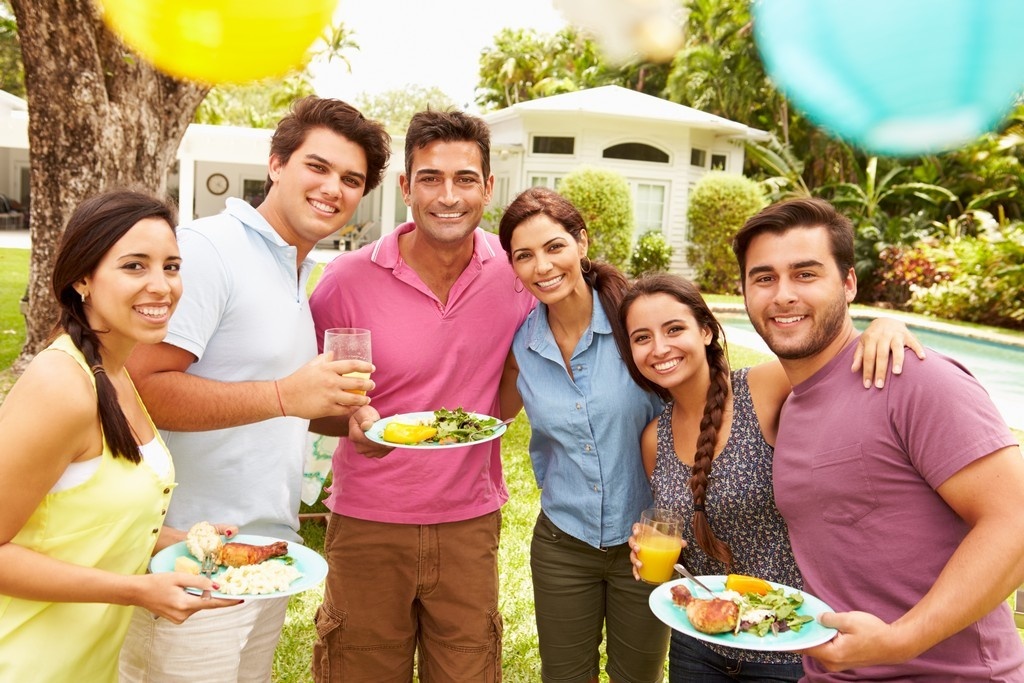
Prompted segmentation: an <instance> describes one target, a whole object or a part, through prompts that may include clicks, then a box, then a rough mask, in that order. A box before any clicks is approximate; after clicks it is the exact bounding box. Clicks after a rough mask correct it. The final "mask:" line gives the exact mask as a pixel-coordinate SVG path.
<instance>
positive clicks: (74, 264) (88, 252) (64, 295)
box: [51, 190, 177, 464]
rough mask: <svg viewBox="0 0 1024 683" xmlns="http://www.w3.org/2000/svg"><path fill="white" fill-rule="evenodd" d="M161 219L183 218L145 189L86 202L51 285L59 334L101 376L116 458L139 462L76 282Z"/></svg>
mask: <svg viewBox="0 0 1024 683" xmlns="http://www.w3.org/2000/svg"><path fill="white" fill-rule="evenodd" d="M147 218H159V219H161V220H163V221H164V222H166V223H167V225H168V229H171V230H173V228H172V227H170V226H173V225H174V224H175V223H176V222H177V216H176V214H175V210H174V207H173V205H171V204H170V203H169V202H167V201H165V200H162V199H158V198H156V197H154V196H152V195H150V194H147V193H144V192H136V191H132V190H114V191H110V192H105V193H103V194H100V195H96V196H94V197H90V198H89V199H86V200H85V201H84V202H82V203H81V204H80V205H79V206H78V208H77V209H75V211H74V212H73V213H72V214H71V217H70V218H69V219H68V223H67V226H66V227H65V228H64V233H63V235H61V240H60V244H59V245H58V247H57V255H56V258H55V259H54V264H53V271H52V273H51V286H52V288H53V293H54V296H55V297H56V298H57V303H58V305H59V307H60V310H59V316H58V319H57V324H56V326H55V329H54V332H55V333H59V332H61V331H63V332H66V333H67V334H68V336H69V337H71V341H72V342H73V343H74V345H75V347H76V348H77V349H78V350H79V351H81V352H82V355H83V356H84V357H85V362H86V364H87V365H88V366H89V368H90V369H91V370H92V374H93V377H94V378H95V380H96V403H97V410H98V412H99V418H100V428H101V429H102V431H103V440H104V441H105V442H106V444H107V447H108V448H109V449H110V452H111V454H113V456H114V457H115V458H125V459H126V460H128V461H130V462H133V463H136V464H138V463H139V462H140V461H141V459H142V458H141V456H140V454H139V445H138V444H137V443H136V440H135V435H134V434H133V433H132V428H131V425H130V424H129V423H128V418H127V417H125V414H124V411H122V410H121V404H120V403H118V401H117V390H116V389H115V388H114V384H113V382H111V381H110V378H109V377H107V372H106V370H105V369H104V368H103V358H102V357H101V356H100V346H101V344H100V339H99V337H98V336H97V334H96V330H93V329H92V328H91V327H90V326H89V321H88V318H87V317H86V315H85V302H84V300H83V298H82V295H81V294H79V292H78V291H76V290H75V283H77V282H79V281H80V280H81V279H82V278H83V277H86V276H88V275H89V274H90V273H92V272H93V271H94V270H95V269H96V267H97V265H98V264H99V263H100V261H101V260H102V259H103V256H104V255H105V254H106V253H107V252H108V251H109V250H110V249H111V247H113V245H114V244H115V243H116V242H117V241H118V240H119V239H121V237H123V236H124V235H125V233H127V232H128V231H129V230H131V229H132V227H133V226H134V225H135V224H136V223H138V222H139V221H141V220H143V219H147Z"/></svg>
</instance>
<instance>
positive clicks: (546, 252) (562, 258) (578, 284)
mask: <svg viewBox="0 0 1024 683" xmlns="http://www.w3.org/2000/svg"><path fill="white" fill-rule="evenodd" d="M510 247H511V254H512V268H513V270H515V272H516V276H517V277H518V278H519V279H520V280H521V281H522V283H523V284H524V285H525V286H526V288H527V289H529V290H530V293H531V294H533V295H534V296H535V297H537V299H538V300H539V301H540V302H542V303H544V304H547V305H548V306H551V305H552V304H555V303H557V302H559V301H562V300H563V299H565V298H566V297H567V296H569V295H570V294H572V293H574V292H575V293H578V294H584V295H587V296H589V289H588V288H587V283H586V282H585V281H584V280H583V272H582V271H581V270H580V259H582V258H583V257H584V256H586V255H587V233H586V231H581V232H580V241H579V242H577V241H576V240H575V239H573V236H572V235H571V234H570V233H569V231H567V230H566V229H565V226H563V225H562V224H561V223H559V222H558V221H556V220H554V219H552V218H551V217H549V216H547V215H545V214H543V213H538V214H535V215H533V216H531V217H530V218H527V219H526V220H525V221H523V222H522V223H520V224H519V225H517V226H516V227H515V230H514V231H513V233H512V239H511V242H510Z"/></svg>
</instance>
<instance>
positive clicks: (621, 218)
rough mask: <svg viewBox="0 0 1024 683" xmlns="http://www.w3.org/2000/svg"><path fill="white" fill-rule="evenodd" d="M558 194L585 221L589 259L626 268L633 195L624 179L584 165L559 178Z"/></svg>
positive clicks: (631, 233) (614, 173) (601, 169)
mask: <svg viewBox="0 0 1024 683" xmlns="http://www.w3.org/2000/svg"><path fill="white" fill-rule="evenodd" d="M558 193H559V194H561V195H562V196H563V197H565V198H566V199H568V200H569V201H570V202H572V203H573V205H574V206H575V207H576V208H577V209H579V212H580V214H581V215H582V216H583V220H584V221H586V223H587V236H588V237H589V238H590V250H589V252H588V253H589V255H590V258H593V259H600V260H602V261H607V262H608V263H611V264H612V265H614V266H616V267H617V268H619V269H621V270H626V266H627V264H628V261H629V252H630V248H631V247H632V244H633V198H632V195H631V194H630V192H629V183H627V182H626V179H625V178H624V177H623V176H622V175H620V174H619V173H616V172H615V171H609V170H607V169H603V168H594V167H590V166H584V167H581V168H579V169H577V170H575V171H573V172H572V173H570V174H569V175H567V176H565V178H563V179H562V182H561V183H559V185H558Z"/></svg>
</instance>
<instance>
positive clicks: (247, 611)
mask: <svg viewBox="0 0 1024 683" xmlns="http://www.w3.org/2000/svg"><path fill="white" fill-rule="evenodd" d="M287 610H288V598H286V597H284V598H269V599H264V600H248V601H246V602H243V603H242V604H240V605H235V606H233V607H222V608H219V609H209V610H202V611H199V612H196V613H195V614H193V615H192V616H191V617H189V618H188V619H186V620H185V623H183V624H172V623H171V622H169V621H167V620H166V619H154V618H153V614H152V613H151V612H149V611H148V610H145V609H143V608H141V607H136V608H135V610H134V612H133V613H132V620H131V623H130V625H129V626H128V635H127V637H126V638H125V641H124V646H122V648H121V658H120V662H119V673H120V683H172V682H179V681H180V682H181V683H194V682H195V681H198V680H202V681H203V682H204V683H243V682H244V683H270V676H271V669H273V665H274V649H275V648H276V647H277V641H278V639H279V638H280V637H281V627H282V625H283V624H284V618H285V613H286V612H287Z"/></svg>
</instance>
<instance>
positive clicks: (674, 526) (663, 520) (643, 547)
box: [636, 508, 683, 583]
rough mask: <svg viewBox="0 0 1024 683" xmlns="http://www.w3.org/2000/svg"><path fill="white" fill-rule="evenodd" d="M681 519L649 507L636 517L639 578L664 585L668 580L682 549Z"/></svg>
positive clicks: (673, 514) (670, 513)
mask: <svg viewBox="0 0 1024 683" xmlns="http://www.w3.org/2000/svg"><path fill="white" fill-rule="evenodd" d="M682 532H683V517H682V515H679V514H676V513H675V512H672V511H671V510H663V509H661V508H650V509H647V510H644V511H643V512H642V513H641V514H640V533H639V534H638V535H637V548H638V549H637V553H636V556H637V559H638V560H640V563H641V565H642V566H641V567H640V570H639V573H640V578H641V579H643V580H644V581H646V582H647V583H664V582H666V581H668V580H669V579H671V578H672V576H673V573H674V572H675V569H673V567H672V565H674V564H675V563H676V562H678V561H679V552H680V551H681V550H682V549H683V536H682Z"/></svg>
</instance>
